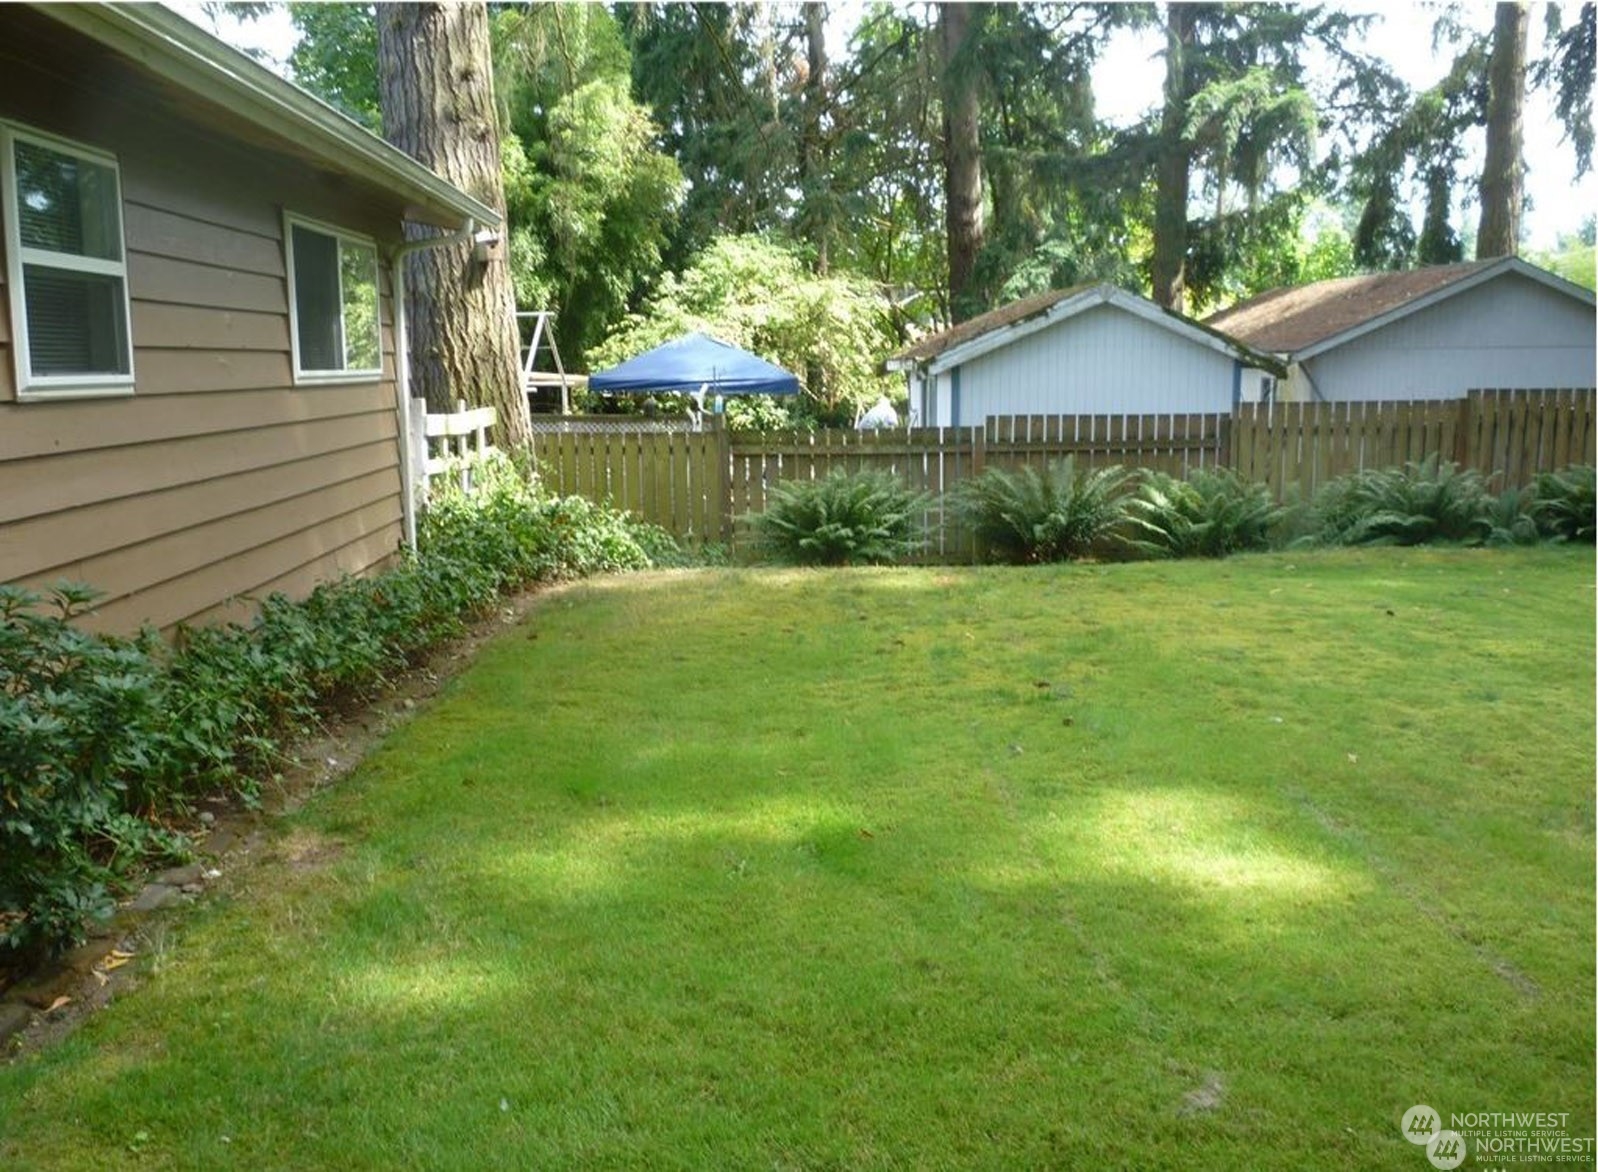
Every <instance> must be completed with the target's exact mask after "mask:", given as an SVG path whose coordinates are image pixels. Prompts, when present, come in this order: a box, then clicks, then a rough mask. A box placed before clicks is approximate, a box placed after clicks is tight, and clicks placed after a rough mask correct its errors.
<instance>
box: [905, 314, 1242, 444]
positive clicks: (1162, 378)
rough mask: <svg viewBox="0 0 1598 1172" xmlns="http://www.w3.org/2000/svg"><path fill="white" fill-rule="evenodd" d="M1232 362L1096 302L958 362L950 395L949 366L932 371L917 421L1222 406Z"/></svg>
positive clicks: (956, 422)
mask: <svg viewBox="0 0 1598 1172" xmlns="http://www.w3.org/2000/svg"><path fill="white" fill-rule="evenodd" d="M1236 366H1237V364H1236V362H1235V360H1234V359H1232V358H1231V357H1230V356H1228V355H1226V354H1222V353H1219V352H1217V351H1215V350H1212V349H1209V348H1208V347H1206V346H1203V345H1200V344H1198V343H1196V342H1193V341H1190V340H1189V339H1187V338H1183V337H1181V336H1179V335H1178V334H1176V333H1173V332H1172V331H1171V330H1168V329H1162V328H1161V327H1159V326H1157V325H1155V324H1153V323H1151V322H1147V321H1144V320H1142V319H1140V318H1137V317H1134V316H1133V315H1132V314H1130V313H1127V312H1125V311H1124V310H1121V309H1118V308H1116V307H1115V306H1113V305H1099V306H1095V307H1094V308H1092V309H1088V310H1085V311H1084V312H1082V313H1079V314H1076V315H1075V316H1073V317H1069V318H1066V319H1065V320H1064V321H1061V322H1059V323H1057V324H1055V325H1053V326H1050V327H1049V328H1047V329H1043V330H1039V331H1037V332H1036V333H1033V334H1028V335H1027V336H1025V337H1022V338H1018V339H1016V340H1015V341H1014V342H1012V343H1010V344H1009V345H1006V346H1002V347H1000V348H998V349H996V350H991V351H989V352H988V353H986V354H982V355H979V356H977V357H976V358H973V359H970V360H969V361H967V362H964V363H962V364H961V365H960V366H959V367H958V368H956V369H957V371H958V374H959V394H958V396H955V395H954V394H953V393H952V390H953V388H952V386H951V385H950V384H951V383H952V382H953V380H952V379H951V378H950V377H949V375H950V374H952V373H954V372H948V373H945V374H943V375H941V376H939V377H938V379H937V390H938V393H937V394H936V396H934V398H935V402H934V403H933V404H932V407H933V412H934V414H933V417H931V418H928V419H927V420H926V422H927V423H928V424H929V425H935V426H957V427H969V426H972V425H975V424H980V423H981V422H982V421H983V420H984V419H985V418H986V417H988V416H990V415H1088V414H1100V415H1122V414H1126V415H1153V414H1163V413H1168V412H1177V413H1187V412H1211V411H1229V410H1231V408H1232V401H1233V396H1234V394H1235V386H1236V373H1235V371H1236ZM956 398H958V413H956V410H955V407H956V403H955V399H956Z"/></svg>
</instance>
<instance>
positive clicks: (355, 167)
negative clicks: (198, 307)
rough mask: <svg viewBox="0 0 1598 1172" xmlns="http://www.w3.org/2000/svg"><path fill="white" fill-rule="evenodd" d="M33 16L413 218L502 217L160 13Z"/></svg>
mask: <svg viewBox="0 0 1598 1172" xmlns="http://www.w3.org/2000/svg"><path fill="white" fill-rule="evenodd" d="M29 7H30V8H31V9H32V10H33V11H34V12H37V13H38V14H39V15H41V16H44V17H48V18H49V19H51V20H54V21H56V22H57V23H59V24H61V25H63V26H65V27H67V28H70V29H72V30H74V31H75V32H77V33H80V34H82V35H83V36H86V37H89V38H91V39H92V40H95V41H97V42H99V43H100V44H102V45H105V46H106V47H107V48H109V49H112V50H114V51H115V52H116V53H118V54H120V55H121V56H123V57H126V58H127V59H129V60H131V61H132V62H134V63H135V64H136V65H137V66H138V67H139V68H141V69H143V70H146V71H148V72H149V73H152V74H154V75H155V76H157V77H159V78H161V79H162V80H164V81H165V82H168V83H170V84H172V85H174V86H177V87H179V88H180V89H181V90H184V91H187V92H189V93H192V94H194V95H195V96H197V97H199V98H201V99H202V100H204V101H206V102H209V103H212V104H214V105H215V106H217V107H220V108H222V109H225V110H226V111H228V112H229V113H230V114H232V115H234V116H236V117H238V118H241V119H243V120H245V122H247V123H249V124H250V125H252V126H255V127H259V128H260V129H261V130H263V131H265V132H266V133H267V134H269V135H272V136H274V137H275V138H276V139H278V140H280V141H282V142H283V143H285V144H286V145H288V146H290V147H291V148H292V149H293V151H294V152H295V153H297V154H299V155H301V156H302V157H305V158H309V159H312V160H314V161H315V162H316V163H317V165H319V166H322V167H325V168H327V169H328V170H330V171H332V172H334V173H337V174H342V175H348V176H351V177H353V178H356V179H358V180H360V181H361V182H364V183H367V184H370V185H374V186H376V187H379V188H384V189H387V190H389V191H392V192H394V193H396V194H398V195H399V196H401V197H402V198H403V200H404V201H405V204H406V214H407V216H409V217H410V218H412V219H415V220H418V221H421V222H428V223H435V224H439V225H441V226H448V227H457V226H459V225H460V223H461V222H462V221H463V220H466V219H471V220H473V221H474V222H475V223H477V224H479V225H482V226H484V227H496V226H498V225H499V223H500V222H501V217H500V214H499V213H498V212H497V211H495V210H494V209H493V208H491V207H489V206H488V205H487V204H485V203H483V202H481V201H480V200H477V199H475V198H473V197H472V196H470V195H468V194H466V193H465V192H463V191H461V190H460V189H459V188H457V187H455V186H454V185H453V184H451V183H449V182H448V181H446V180H444V179H441V178H439V177H438V176H437V175H435V174H434V173H433V172H432V171H430V170H428V169H427V168H426V167H424V166H422V164H420V163H418V162H417V161H416V160H415V159H413V158H411V157H410V156H409V155H407V154H405V153H404V152H403V151H401V150H399V149H398V148H396V147H394V146H391V145H390V144H389V143H387V142H385V141H384V140H383V139H381V138H379V137H378V136H377V135H375V134H373V133H372V132H371V131H369V130H367V129H366V128H365V127H364V126H361V125H359V124H357V123H356V122H354V121H352V120H351V119H349V118H347V117H345V116H344V115H343V114H341V113H340V112H339V111H337V110H335V109H334V108H333V107H332V106H329V105H328V104H327V103H326V102H323V101H322V100H321V99H319V98H316V97H314V96H313V95H311V94H309V93H306V92H305V91H304V90H302V89H300V88H299V87H298V86H296V85H294V84H293V83H292V82H289V81H285V80H284V79H283V78H281V77H279V76H277V74H275V73H273V72H272V71H271V70H270V69H267V68H266V67H264V66H262V65H260V64H259V63H257V62H255V61H252V60H251V59H250V58H249V57H248V56H246V55H245V54H243V53H240V52H239V51H238V50H236V49H234V48H232V47H231V46H229V45H227V44H224V43H223V42H222V41H220V40H218V39H217V38H215V37H213V36H211V35H210V34H209V33H207V32H206V31H205V30H204V29H201V28H200V27H199V26H198V25H195V24H193V23H192V22H190V21H189V20H187V19H185V18H184V17H182V16H180V15H178V14H177V13H175V12H172V11H170V10H168V9H166V8H164V7H162V6H161V5H159V4H33V5H30V6H29Z"/></svg>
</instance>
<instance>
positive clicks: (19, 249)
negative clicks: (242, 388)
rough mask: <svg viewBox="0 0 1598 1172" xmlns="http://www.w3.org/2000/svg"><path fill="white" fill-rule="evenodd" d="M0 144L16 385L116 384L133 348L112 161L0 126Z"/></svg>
mask: <svg viewBox="0 0 1598 1172" xmlns="http://www.w3.org/2000/svg"><path fill="white" fill-rule="evenodd" d="M0 144H3V146H4V149H5V154H6V158H5V162H6V164H7V166H6V167H5V170H6V172H7V177H8V178H9V179H11V180H12V182H11V183H9V184H7V187H8V188H9V190H8V191H7V193H6V194H7V196H8V199H7V206H6V208H5V212H6V219H7V221H8V223H7V235H8V237H9V242H10V244H11V246H12V247H11V248H10V249H8V251H9V252H11V253H12V254H13V255H14V257H15V261H14V267H13V270H12V272H13V279H14V281H15V283H16V286H17V287H16V288H15V289H13V291H12V312H13V314H14V316H15V318H16V319H17V320H19V321H20V323H21V326H22V328H21V330H20V331H19V332H20V334H21V336H22V338H23V339H24V340H25V342H26V345H25V347H19V348H18V349H19V352H18V363H19V367H20V369H19V375H20V376H21V378H20V382H21V385H22V387H23V388H24V389H35V388H36V389H39V390H49V389H52V388H63V389H74V385H75V384H80V385H81V386H83V387H96V386H104V385H115V384H125V383H126V382H127V381H128V380H129V376H131V374H132V371H133V351H132V346H131V345H130V339H129V336H128V298H127V268H126V265H125V263H124V257H123V249H122V208H121V192H120V190H119V187H118V180H117V169H116V166H115V164H114V163H113V162H111V161H108V160H104V159H102V158H100V157H96V156H95V155H93V153H92V152H90V151H88V150H86V149H85V150H84V151H83V152H82V153H80V152H78V151H77V150H75V149H74V148H73V147H72V145H71V144H68V143H60V142H57V141H56V140H54V139H50V140H45V139H44V138H43V137H42V136H41V137H38V138H36V137H34V136H33V135H31V134H30V133H28V132H26V131H22V130H18V129H13V128H10V127H0Z"/></svg>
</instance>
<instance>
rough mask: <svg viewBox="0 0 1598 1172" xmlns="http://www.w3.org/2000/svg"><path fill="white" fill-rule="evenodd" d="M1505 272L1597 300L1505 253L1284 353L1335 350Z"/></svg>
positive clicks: (1301, 355) (1302, 357) (1302, 358)
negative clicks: (1368, 316) (1504, 255)
mask: <svg viewBox="0 0 1598 1172" xmlns="http://www.w3.org/2000/svg"><path fill="white" fill-rule="evenodd" d="M1504 273H1519V274H1520V275H1521V276H1523V277H1526V278H1527V279H1528V280H1532V281H1536V282H1537V283H1538V284H1539V285H1543V286H1545V287H1547V288H1549V289H1552V290H1554V291H1555V292H1556V293H1563V294H1565V296H1567V297H1572V298H1575V299H1576V300H1577V301H1582V302H1585V303H1586V304H1587V305H1589V306H1592V305H1595V304H1598V297H1595V295H1594V293H1593V291H1592V290H1591V289H1586V288H1583V287H1582V286H1580V285H1577V284H1575V283H1573V282H1571V281H1567V280H1565V278H1563V277H1561V276H1560V275H1559V274H1558V273H1550V272H1549V271H1548V270H1547V269H1542V268H1538V267H1537V266H1536V265H1534V264H1531V263H1530V262H1529V261H1525V260H1522V259H1521V258H1520V257H1518V256H1506V257H1502V258H1500V259H1499V260H1498V262H1497V263H1495V264H1488V265H1483V266H1482V267H1481V268H1479V269H1477V270H1476V271H1474V272H1471V273H1467V274H1466V275H1465V276H1463V277H1461V278H1460V279H1459V280H1457V281H1450V282H1449V283H1448V284H1446V285H1442V286H1439V287H1438V288H1436V289H1433V290H1431V291H1430V292H1428V293H1423V294H1422V295H1421V296H1419V297H1415V298H1412V299H1411V300H1409V301H1406V302H1404V303H1403V304H1402V305H1395V306H1394V307H1393V308H1392V309H1389V310H1387V311H1386V312H1385V313H1379V314H1377V315H1376V316H1375V317H1371V318H1367V319H1365V320H1364V321H1362V322H1360V323H1358V324H1357V325H1352V326H1349V327H1348V328H1346V329H1343V330H1339V331H1338V332H1337V333H1335V334H1328V335H1327V336H1326V337H1324V338H1320V339H1318V340H1317V341H1314V342H1311V343H1310V344H1309V345H1307V346H1300V347H1298V348H1297V349H1296V350H1291V351H1288V352H1287V355H1286V357H1287V358H1288V360H1289V361H1290V362H1306V361H1308V360H1309V359H1311V358H1315V357H1317V356H1318V355H1321V354H1324V353H1326V352H1327V351H1328V350H1335V349H1337V347H1339V346H1342V345H1344V344H1345V343H1348V342H1352V341H1353V340H1354V339H1355V338H1360V337H1363V336H1364V335H1366V334H1369V333H1374V332H1375V331H1377V330H1379V329H1382V328H1383V327H1385V326H1389V325H1391V324H1392V323H1393V322H1395V321H1398V320H1399V319H1400V318H1404V317H1407V316H1409V315H1410V314H1412V313H1418V312H1420V311H1421V310H1423V309H1426V308H1428V307H1430V306H1433V305H1436V304H1437V303H1438V302H1440V301H1447V300H1448V299H1449V298H1450V297H1454V296H1457V295H1458V294H1460V293H1464V292H1466V291H1468V290H1470V289H1474V288H1475V287H1476V286H1477V285H1481V284H1485V283H1486V282H1487V281H1491V280H1493V279H1494V278H1495V277H1498V276H1501V275H1502V274H1504Z"/></svg>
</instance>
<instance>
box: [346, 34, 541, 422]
mask: <svg viewBox="0 0 1598 1172" xmlns="http://www.w3.org/2000/svg"><path fill="white" fill-rule="evenodd" d="M377 51H378V84H379V91H380V100H381V104H382V110H383V131H384V134H385V135H386V136H387V137H388V140H389V142H391V143H393V144H394V145H395V146H397V147H398V148H399V149H400V150H402V151H404V152H405V153H406V154H408V155H410V156H411V157H412V158H414V159H416V160H417V161H418V162H420V163H421V164H422V165H423V166H425V167H429V168H431V169H432V170H433V171H434V172H436V173H437V174H438V175H440V176H442V177H443V178H445V179H447V180H449V181H450V182H451V183H453V184H454V185H455V186H456V187H459V188H460V189H461V190H462V191H465V192H467V193H468V194H469V195H473V196H475V197H476V198H477V199H479V200H481V201H482V202H483V203H485V204H487V205H488V206H490V207H492V208H495V209H497V210H498V211H499V212H500V213H501V214H502V215H503V214H504V211H505V189H504V185H503V180H502V178H501V175H500V160H499V126H498V123H497V121H496V116H495V107H494V73H493V63H492V60H491V57H490V48H489V40H488V10H487V8H486V7H484V5H482V4H480V3H478V4H380V5H378V8H377ZM426 234H427V233H426V232H425V231H424V230H419V229H415V228H414V226H411V227H408V228H407V235H409V236H411V238H412V239H416V238H419V237H421V236H424V235H426ZM472 252H473V248H472V245H471V243H470V242H467V243H463V244H456V245H451V246H448V247H444V248H434V249H428V250H424V251H422V252H419V253H417V254H415V255H413V256H412V257H411V258H410V260H409V261H408V262H407V266H406V271H405V280H406V300H405V305H406V314H407V317H408V320H409V324H410V330H409V332H410V351H411V374H412V383H411V387H412V391H413V393H415V394H417V395H420V396H421V397H423V398H425V399H426V400H427V404H428V406H429V407H430V408H431V409H433V410H435V411H452V410H454V408H455V402H456V400H457V399H465V400H466V401H467V402H469V403H471V404H472V405H474V406H491V407H494V408H496V409H497V411H498V413H499V428H500V430H499V436H498V438H499V441H500V442H501V444H503V445H506V446H511V447H516V446H520V445H523V444H525V443H526V442H527V441H528V439H529V438H530V433H529V427H528V419H527V400H526V397H525V395H524V393H523V391H522V387H521V369H520V362H519V361H518V352H519V349H520V343H519V341H518V337H517V331H516V317H515V313H516V300H515V294H514V292H513V290H512V288H511V283H510V273H509V270H508V267H507V263H506V259H505V258H506V256H507V255H508V249H506V248H505V247H504V246H503V244H502V245H501V247H499V248H498V249H496V250H494V252H495V255H494V256H493V257H492V258H491V259H490V260H489V261H488V262H487V264H484V263H482V262H480V261H476V260H474V259H473V257H472Z"/></svg>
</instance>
